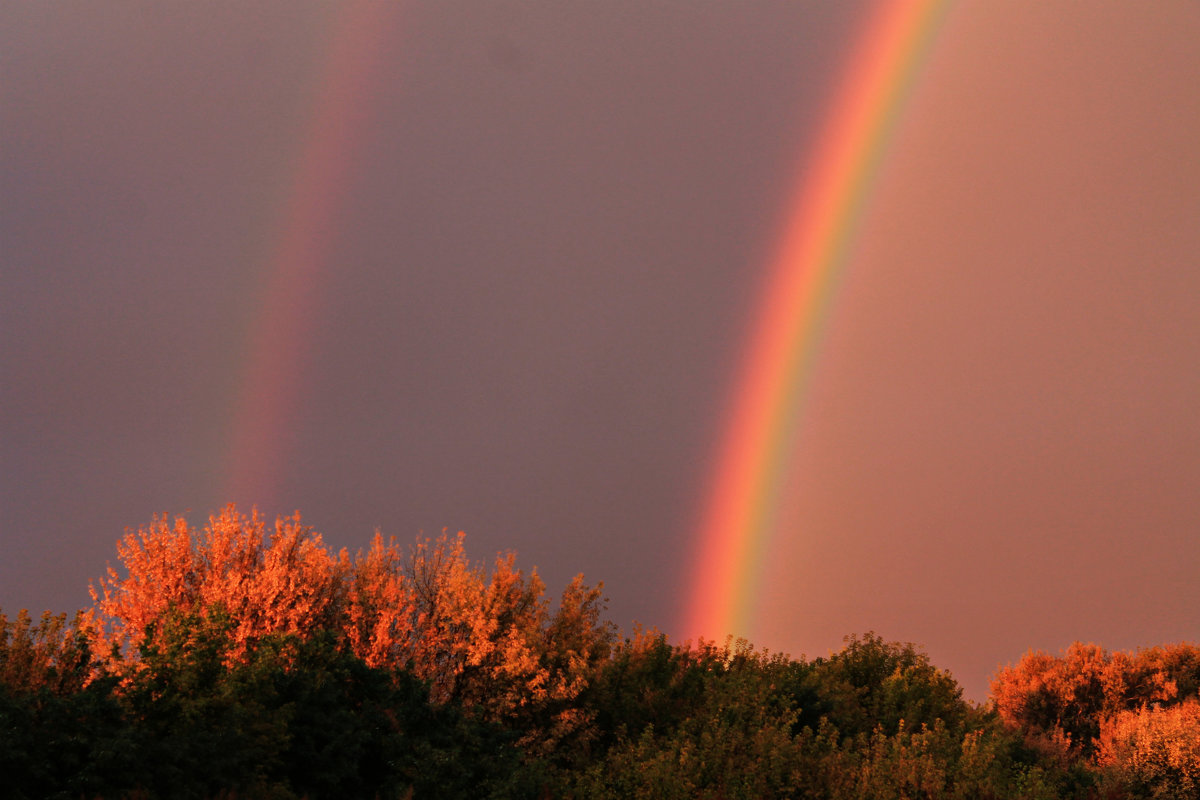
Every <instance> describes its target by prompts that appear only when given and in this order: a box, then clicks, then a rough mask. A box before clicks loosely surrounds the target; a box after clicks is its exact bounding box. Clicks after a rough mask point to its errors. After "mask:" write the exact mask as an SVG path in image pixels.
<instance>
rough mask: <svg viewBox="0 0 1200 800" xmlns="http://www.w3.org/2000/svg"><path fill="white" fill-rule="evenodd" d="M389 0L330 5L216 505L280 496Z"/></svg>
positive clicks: (265, 265)
mask: <svg viewBox="0 0 1200 800" xmlns="http://www.w3.org/2000/svg"><path fill="white" fill-rule="evenodd" d="M398 6H399V3H398V2H396V0H358V1H357V2H347V3H345V4H340V5H338V6H335V7H334V9H333V10H332V11H331V13H333V14H335V15H336V16H335V19H334V23H333V24H334V25H335V26H336V27H335V32H334V34H333V37H332V40H331V43H330V45H329V49H328V51H327V52H328V54H327V56H326V57H325V59H324V66H323V68H322V69H321V70H320V72H319V78H318V81H317V85H316V86H315V89H314V92H313V95H314V100H313V102H312V103H311V106H310V111H309V114H308V122H307V123H306V124H305V126H304V128H303V130H304V135H303V143H302V144H301V146H300V148H299V156H298V158H297V161H296V166H295V167H294V169H293V170H292V174H291V176H290V178H289V180H288V181H287V189H286V194H285V199H284V202H283V204H282V207H281V209H280V211H279V212H278V214H277V215H276V222H275V224H274V233H273V234H272V236H271V239H270V243H269V244H268V246H267V247H266V252H267V256H266V257H265V258H264V259H263V262H262V270H263V271H264V278H263V280H262V286H261V289H260V297H261V298H262V300H261V307H260V308H259V309H257V313H255V315H254V317H253V319H252V320H251V323H250V327H249V331H248V334H247V339H246V341H247V343H248V345H247V351H246V352H245V353H244V354H243V363H242V367H241V371H240V374H239V376H238V378H237V385H236V388H235V392H236V393H237V396H236V400H235V407H234V410H233V422H232V425H231V430H230V434H229V439H228V450H227V455H226V471H225V476H224V488H223V498H222V502H228V501H232V500H234V499H237V498H239V497H243V498H247V499H250V500H251V501H252V502H253V503H255V504H258V505H262V506H267V507H270V506H273V505H274V504H275V502H276V501H277V500H278V499H279V498H278V497H277V496H276V494H277V492H278V488H279V487H278V481H279V477H280V474H281V471H282V470H283V466H282V465H283V464H284V463H285V462H286V461H287V459H288V457H289V455H290V454H289V448H288V446H287V442H286V440H287V435H288V430H287V429H288V426H289V425H290V424H292V423H293V422H294V418H295V414H296V412H297V410H298V405H299V401H298V397H299V396H300V395H301V393H302V386H301V384H302V378H303V360H304V358H305V355H306V351H307V349H308V348H309V346H310V344H311V341H310V338H311V331H310V326H311V324H312V318H313V315H314V312H315V306H316V303H317V299H318V295H319V289H320V282H321V278H322V273H323V272H325V271H327V270H328V266H329V259H330V256H331V248H332V246H333V244H334V242H335V234H336V231H335V226H336V223H337V214H338V212H339V210H340V209H341V207H342V206H343V204H344V201H345V197H346V194H347V192H348V183H349V181H350V180H351V178H352V175H351V173H352V169H351V165H352V159H353V155H354V151H355V148H356V145H357V144H360V143H361V139H362V136H363V133H364V127H365V124H364V123H365V118H366V116H367V105H368V102H369V101H370V99H371V97H372V88H373V85H372V81H373V80H374V79H375V78H377V77H378V74H377V73H378V69H377V67H378V64H377V61H378V59H379V57H380V55H381V53H382V50H383V42H384V37H385V35H386V34H387V32H388V29H389V26H388V24H387V23H388V22H389V19H390V17H391V15H392V14H393V13H394V12H395V10H396V8H397V7H398Z"/></svg>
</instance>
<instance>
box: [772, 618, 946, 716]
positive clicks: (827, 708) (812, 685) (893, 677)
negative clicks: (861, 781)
mask: <svg viewBox="0 0 1200 800" xmlns="http://www.w3.org/2000/svg"><path fill="white" fill-rule="evenodd" d="M845 643H846V646H845V647H844V648H843V649H842V650H841V651H840V652H838V653H834V654H832V655H830V656H829V657H828V658H818V659H816V660H815V661H813V662H812V664H811V665H810V666H811V668H810V669H809V670H808V671H807V672H806V673H804V674H803V675H802V676H801V679H800V680H799V682H798V683H797V684H796V685H794V686H793V687H792V691H793V692H794V694H795V697H796V700H797V702H798V704H800V706H801V708H802V710H803V713H802V715H801V722H802V724H806V725H809V726H812V725H813V724H814V723H815V722H817V720H819V719H820V718H821V717H826V716H827V717H829V718H831V719H832V720H834V721H835V722H836V724H837V727H838V729H839V731H841V733H842V735H843V736H850V737H852V736H857V735H860V734H873V733H874V731H875V729H876V728H882V729H883V731H884V732H885V733H886V734H887V735H889V736H890V735H894V734H895V733H897V732H898V731H899V730H900V728H901V726H902V725H905V726H907V728H908V729H909V730H910V731H911V730H916V729H918V728H920V727H921V726H922V725H933V724H934V723H935V722H938V721H939V720H940V721H941V722H942V724H943V725H944V726H945V727H946V728H947V729H948V730H950V731H952V732H955V733H961V732H962V726H963V723H964V721H965V720H966V716H967V712H968V708H969V707H968V705H967V703H966V702H965V701H964V700H963V699H962V689H961V688H960V687H959V686H958V684H957V683H956V682H955V680H954V678H952V677H951V676H950V675H949V673H946V672H944V671H942V670H939V669H938V668H937V667H935V666H933V665H932V664H931V663H930V662H929V657H928V656H927V655H926V654H925V653H923V652H921V651H920V650H918V649H917V647H916V646H915V645H913V644H901V643H898V642H891V643H888V642H884V640H883V639H882V638H880V637H879V636H877V635H875V634H874V633H867V634H865V635H864V636H862V637H861V638H859V637H858V636H848V637H846V639H845Z"/></svg>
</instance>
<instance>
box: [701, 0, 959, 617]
mask: <svg viewBox="0 0 1200 800" xmlns="http://www.w3.org/2000/svg"><path fill="white" fill-rule="evenodd" d="M948 5H949V2H948V0H880V1H879V2H878V3H877V4H876V6H875V8H874V9H873V10H872V11H871V13H870V14H869V15H868V17H867V19H866V21H865V24H864V25H863V27H862V33H861V35H860V36H859V37H858V39H857V42H856V45H855V47H854V49H853V50H852V52H851V53H850V55H849V58H848V61H847V68H846V70H845V74H844V78H843V80H842V84H841V87H840V90H839V91H837V92H835V94H834V95H833V104H832V107H831V109H830V111H829V113H828V114H827V116H826V122H825V125H824V128H823V130H822V131H821V133H820V138H819V139H818V140H817V142H816V145H815V147H814V148H813V149H812V150H811V151H810V154H809V155H808V157H807V158H806V159H805V161H806V163H807V167H806V169H805V171H804V173H803V176H802V178H801V180H800V181H798V184H797V191H796V193H795V200H794V201H793V202H792V203H791V204H790V205H789V211H788V213H787V215H786V221H785V225H784V229H783V230H782V232H781V234H780V235H779V237H778V244H777V247H776V248H775V255H774V257H773V258H772V260H771V262H770V265H769V267H768V270H767V280H766V283H765V285H764V287H763V294H762V299H761V300H760V302H759V304H758V308H759V309H760V310H759V312H758V313H757V314H756V316H755V319H754V323H753V331H752V333H751V335H750V337H749V341H748V346H747V349H746V356H745V357H744V359H743V362H742V364H741V367H740V372H739V374H738V375H737V377H736V382H735V384H734V386H735V392H734V396H733V398H732V402H731V406H730V407H731V415H730V418H729V420H728V423H727V424H726V425H725V427H724V433H723V438H722V440H721V442H720V443H719V450H718V453H717V461H716V465H717V466H716V471H715V473H714V475H713V476H712V484H711V487H710V490H709V492H708V493H707V495H706V499H705V505H704V508H703V511H702V517H701V519H700V539H699V544H698V549H697V557H696V561H695V563H694V564H693V566H692V572H691V576H690V582H691V584H690V588H689V596H688V599H687V601H686V606H685V608H684V614H683V620H682V625H681V626H680V630H681V632H682V634H683V635H684V636H688V637H691V636H696V637H707V638H710V639H720V638H723V637H724V636H726V635H730V634H733V635H738V636H748V635H749V625H750V622H751V618H752V613H753V607H752V603H753V592H754V589H755V585H756V584H757V583H758V576H759V574H760V572H761V569H762V563H763V559H764V555H765V554H766V552H767V551H768V549H769V546H770V543H771V536H772V527H773V515H774V513H775V509H776V506H777V505H778V502H779V496H778V495H779V492H780V487H781V486H782V485H783V483H784V478H785V476H786V471H787V468H788V456H789V453H790V448H791V446H792V443H793V442H794V440H795V433H796V430H797V428H798V425H799V416H800V411H801V407H802V405H803V401H804V398H805V395H806V391H807V387H808V384H809V382H810V380H811V377H812V374H813V369H814V365H815V363H816V360H817V350H818V345H819V344H820V339H821V332H822V330H823V326H824V320H825V318H826V316H827V315H828V313H829V307H830V304H831V301H832V299H833V295H834V293H835V291H836V289H837V285H838V280H839V277H840V274H841V272H842V271H843V268H844V266H845V264H846V262H847V260H848V257H849V254H850V250H851V246H852V241H853V236H854V233H855V229H856V227H857V223H858V220H859V218H860V216H861V215H862V211H863V208H864V206H865V205H866V201H867V199H868V197H869V194H870V192H869V190H870V188H871V181H872V178H873V176H874V175H875V173H876V171H877V168H878V165H879V163H880V162H881V160H882V158H883V156H884V154H885V150H886V145H887V143H888V140H889V136H890V134H891V132H892V131H893V129H894V128H895V124H896V120H897V117H898V115H899V113H900V110H901V108H902V106H903V101H904V99H905V98H906V96H907V95H908V93H909V89H910V87H911V85H912V83H913V81H914V79H915V77H916V74H917V72H918V68H919V67H920V65H921V64H922V63H923V61H924V60H925V55H926V54H927V52H928V50H929V47H930V45H931V43H932V41H933V38H934V34H935V33H936V31H937V29H938V28H939V27H940V24H941V21H942V20H943V19H944V16H945V13H946V10H947V7H948Z"/></svg>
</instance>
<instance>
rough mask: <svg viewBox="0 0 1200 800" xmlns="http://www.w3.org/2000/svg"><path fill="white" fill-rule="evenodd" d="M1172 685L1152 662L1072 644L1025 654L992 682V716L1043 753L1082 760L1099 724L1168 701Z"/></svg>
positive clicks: (1175, 691) (1173, 689)
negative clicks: (994, 713) (1051, 652)
mask: <svg viewBox="0 0 1200 800" xmlns="http://www.w3.org/2000/svg"><path fill="white" fill-rule="evenodd" d="M1176 693H1177V689H1176V685H1175V683H1174V682H1173V681H1172V680H1170V678H1169V677H1168V676H1167V675H1166V673H1164V672H1163V671H1162V670H1161V669H1160V668H1159V666H1158V665H1156V664H1155V663H1154V662H1153V661H1151V660H1145V659H1140V658H1137V657H1134V656H1131V655H1130V654H1128V653H1123V652H1115V653H1109V652H1108V651H1107V650H1105V649H1103V648H1101V647H1099V646H1097V645H1094V644H1081V643H1079V642H1076V643H1074V644H1072V645H1071V646H1070V647H1069V648H1067V650H1066V652H1065V653H1063V654H1062V655H1061V656H1051V655H1049V654H1047V653H1041V652H1030V653H1028V654H1026V655H1025V657H1024V658H1022V659H1021V660H1020V661H1019V662H1018V663H1017V664H1016V666H1012V667H1005V668H1004V669H1002V670H1000V672H999V673H998V674H997V675H996V677H995V679H994V680H993V681H992V700H993V703H994V705H995V708H996V711H997V712H998V713H999V714H1000V717H1001V719H1003V720H1004V721H1005V722H1006V723H1008V724H1009V725H1011V726H1013V727H1016V728H1019V729H1021V730H1022V731H1024V732H1025V734H1026V736H1027V738H1028V739H1029V740H1030V743H1031V744H1035V745H1039V749H1041V750H1043V751H1044V752H1046V753H1047V754H1051V753H1055V754H1059V755H1067V754H1070V755H1072V756H1075V755H1086V754H1088V753H1090V752H1091V749H1092V747H1093V745H1094V742H1095V739H1096V737H1097V736H1098V735H1099V733H1100V723H1101V720H1103V719H1106V718H1108V717H1111V716H1113V715H1116V714H1119V713H1121V712H1123V711H1127V710H1131V709H1137V708H1140V707H1141V706H1143V705H1145V704H1146V703H1153V702H1164V701H1169V700H1171V699H1172V698H1174V697H1175V696H1176Z"/></svg>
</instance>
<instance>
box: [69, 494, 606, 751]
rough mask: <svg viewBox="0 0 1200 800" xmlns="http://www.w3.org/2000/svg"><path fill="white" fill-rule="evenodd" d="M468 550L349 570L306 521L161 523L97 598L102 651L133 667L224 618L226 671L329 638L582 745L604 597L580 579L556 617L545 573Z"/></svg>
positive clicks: (386, 548) (125, 545) (140, 534)
mask: <svg viewBox="0 0 1200 800" xmlns="http://www.w3.org/2000/svg"><path fill="white" fill-rule="evenodd" d="M463 540H464V537H463V534H461V533H459V534H458V535H457V536H455V537H453V538H450V537H448V536H447V535H446V534H444V533H443V534H442V536H441V537H439V538H438V539H436V540H432V541H431V540H429V539H425V540H418V541H417V542H416V544H415V545H414V546H413V547H412V548H411V550H409V552H408V553H407V554H405V553H402V552H401V550H400V548H399V547H398V546H397V544H396V542H395V540H394V539H391V540H388V541H387V542H385V541H384V539H383V537H382V535H380V534H378V533H377V534H376V535H375V538H374V540H373V541H372V543H371V546H370V548H369V549H368V550H367V551H366V553H362V552H360V553H359V554H358V555H357V556H356V557H355V558H354V559H353V560H351V559H350V558H349V557H348V556H347V555H346V553H345V551H342V552H341V553H339V554H338V555H337V556H336V557H335V556H333V555H331V554H330V553H329V551H328V550H327V549H326V547H325V544H324V542H323V541H322V539H321V536H320V534H318V533H316V532H314V531H313V530H312V529H311V528H308V527H305V526H303V525H302V524H301V523H300V518H299V516H296V517H292V518H289V519H280V520H277V521H276V523H275V529H274V531H273V532H271V533H270V534H269V535H268V534H267V528H266V525H265V523H264V522H263V519H262V518H261V517H260V516H259V515H258V513H257V512H254V513H252V514H251V515H250V516H249V517H246V516H244V515H241V514H239V513H238V512H237V510H236V508H234V507H233V506H229V507H227V508H226V509H224V510H223V511H222V512H221V514H219V515H217V516H214V517H210V518H209V521H208V525H207V526H206V527H205V528H204V529H203V530H200V531H198V530H195V529H192V528H191V527H189V526H188V524H187V522H186V521H185V520H183V519H182V518H178V519H176V520H174V522H168V520H167V518H166V517H165V516H161V517H155V518H154V520H153V522H152V523H151V524H150V525H149V526H148V527H146V528H143V529H140V530H138V531H137V532H132V531H129V532H127V533H126V534H125V536H124V537H122V539H121V540H120V541H119V542H118V543H117V553H118V555H119V556H120V559H121V561H122V562H123V564H124V567H125V571H126V576H125V577H122V576H121V575H120V574H119V573H118V572H117V570H116V569H114V568H112V567H110V568H109V570H108V575H107V577H105V578H102V579H101V580H100V581H99V586H98V587H96V586H93V587H92V596H93V598H94V599H95V600H96V605H97V610H98V612H99V613H98V614H97V617H98V620H99V622H100V623H101V626H100V627H101V628H102V630H103V633H102V634H101V639H102V640H103V641H105V642H106V643H112V644H116V645H119V647H120V651H121V653H122V657H123V659H124V660H125V661H126V662H127V663H130V664H132V663H134V662H136V652H137V648H138V645H139V644H140V643H141V642H142V640H143V638H144V637H145V635H146V633H147V631H148V630H149V629H150V628H151V626H152V625H153V624H154V623H156V622H157V621H160V620H162V619H163V618H164V616H165V615H166V614H168V613H169V612H182V613H196V614H200V615H202V616H203V615H208V614H210V613H212V611H213V610H214V609H217V608H220V609H221V610H222V612H223V613H225V614H228V617H229V620H230V623H231V624H232V626H233V631H232V633H231V638H232V641H231V643H230V644H231V647H230V649H229V656H230V658H235V659H236V658H239V657H241V656H242V655H243V654H244V653H245V651H246V649H247V648H248V647H249V646H250V645H252V644H253V642H254V641H256V640H257V639H260V638H261V637H264V636H268V635H271V634H295V635H299V636H302V637H303V636H308V635H311V634H312V633H313V632H315V631H318V630H325V631H333V632H335V633H336V634H337V635H338V636H339V637H341V639H342V641H343V642H344V643H345V644H346V645H347V646H348V647H349V648H350V650H351V651H352V652H354V654H355V655H357V656H358V657H360V658H362V659H363V660H364V661H365V662H366V663H367V664H369V665H371V666H373V667H388V668H392V669H403V670H408V671H411V672H413V673H415V674H416V675H417V676H418V677H420V678H423V679H425V680H427V681H429V683H430V686H431V696H432V699H433V700H434V701H435V702H445V701H449V700H455V701H459V702H462V703H464V704H465V705H467V706H468V707H470V708H472V709H475V710H476V711H477V712H478V713H481V714H483V715H484V716H487V717H490V718H496V719H500V718H503V719H507V720H509V721H510V722H514V721H516V722H519V726H520V727H521V728H522V729H523V730H525V731H526V732H527V733H528V734H529V735H530V736H535V737H537V738H538V740H539V741H541V742H547V741H550V740H553V739H555V738H558V737H562V736H566V735H568V734H571V733H578V731H579V730H580V729H581V728H582V726H584V725H585V724H586V722H587V720H585V719H583V718H582V717H581V716H580V712H578V710H577V709H575V708H574V704H573V703H571V702H570V701H572V700H574V699H575V698H576V697H577V696H578V694H579V693H580V692H581V691H582V690H583V688H584V687H585V686H586V684H587V680H588V678H589V674H590V671H591V670H592V669H593V668H594V667H595V666H596V665H597V664H598V663H599V662H600V661H602V660H603V659H604V658H605V657H606V656H607V654H608V646H609V644H610V642H611V640H612V631H611V630H610V626H609V624H608V623H605V622H602V621H601V619H600V615H601V612H602V610H603V606H604V599H603V597H602V596H601V589H600V587H595V588H591V587H588V586H586V585H585V584H584V583H583V578H582V576H577V577H576V578H575V579H574V580H573V581H572V582H571V584H570V585H569V586H568V587H567V588H566V589H565V590H564V592H563V595H562V600H561V602H560V604H559V607H558V609H557V610H556V611H554V612H553V613H551V611H550V607H549V602H548V600H547V598H546V594H545V589H546V587H545V584H544V583H543V582H542V580H541V578H540V577H538V574H537V572H536V570H534V571H531V572H530V573H528V574H525V573H523V572H522V571H521V570H519V569H517V568H516V558H515V556H514V555H513V554H512V553H508V554H502V555H500V556H498V557H497V558H496V561H495V564H494V565H493V567H492V569H491V571H490V572H488V571H486V570H485V569H484V568H483V567H482V566H479V565H473V564H471V563H470V562H469V561H468V560H467V557H466V553H465V549H464V546H463Z"/></svg>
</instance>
